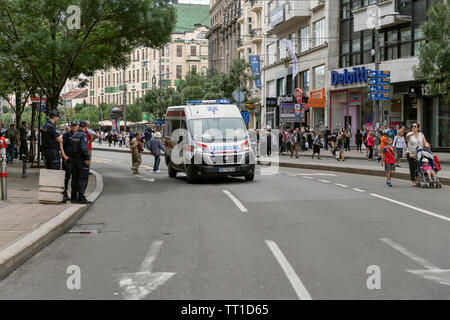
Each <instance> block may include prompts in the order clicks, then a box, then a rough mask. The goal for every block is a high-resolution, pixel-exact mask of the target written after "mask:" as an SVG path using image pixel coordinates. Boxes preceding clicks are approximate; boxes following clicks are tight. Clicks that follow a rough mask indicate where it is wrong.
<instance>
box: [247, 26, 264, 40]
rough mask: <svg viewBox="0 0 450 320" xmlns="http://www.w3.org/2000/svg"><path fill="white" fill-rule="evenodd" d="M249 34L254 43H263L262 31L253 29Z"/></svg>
mask: <svg viewBox="0 0 450 320" xmlns="http://www.w3.org/2000/svg"><path fill="white" fill-rule="evenodd" d="M249 34H250V40H251V42H252V43H258V42H261V41H262V29H252V30H250V32H249Z"/></svg>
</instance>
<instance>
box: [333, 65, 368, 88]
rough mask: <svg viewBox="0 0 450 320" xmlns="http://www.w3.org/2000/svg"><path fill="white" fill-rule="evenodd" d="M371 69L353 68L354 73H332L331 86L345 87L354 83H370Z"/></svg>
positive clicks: (346, 71)
mask: <svg viewBox="0 0 450 320" xmlns="http://www.w3.org/2000/svg"><path fill="white" fill-rule="evenodd" d="M369 71H370V70H369V69H366V68H365V67H361V68H359V67H358V68H353V71H348V70H347V69H344V72H343V73H339V72H337V71H331V85H332V86H337V85H344V84H352V83H361V82H363V83H364V82H368V81H369Z"/></svg>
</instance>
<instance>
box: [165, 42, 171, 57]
mask: <svg viewBox="0 0 450 320" xmlns="http://www.w3.org/2000/svg"><path fill="white" fill-rule="evenodd" d="M166 57H170V45H169V44H168V45H166Z"/></svg>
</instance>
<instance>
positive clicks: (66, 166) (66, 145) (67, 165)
mask: <svg viewBox="0 0 450 320" xmlns="http://www.w3.org/2000/svg"><path fill="white" fill-rule="evenodd" d="M78 129H79V126H78V122H76V121H72V123H71V124H70V130H69V131H67V132H66V133H64V135H63V149H64V153H65V156H66V157H65V158H64V159H63V162H62V169H63V170H64V171H65V172H66V174H65V178H64V192H63V197H64V198H63V199H64V200H63V201H64V202H66V201H67V200H69V195H68V194H67V190H68V188H69V181H70V179H71V176H72V156H71V154H72V141H71V139H72V137H73V135H74V134H75V133H76V132H77V131H78Z"/></svg>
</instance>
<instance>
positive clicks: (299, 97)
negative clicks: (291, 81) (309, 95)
mask: <svg viewBox="0 0 450 320" xmlns="http://www.w3.org/2000/svg"><path fill="white" fill-rule="evenodd" d="M294 96H295V99H297V102H298V103H302V100H303V90H302V89H300V88H297V89H295V91H294Z"/></svg>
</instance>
